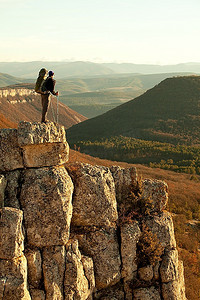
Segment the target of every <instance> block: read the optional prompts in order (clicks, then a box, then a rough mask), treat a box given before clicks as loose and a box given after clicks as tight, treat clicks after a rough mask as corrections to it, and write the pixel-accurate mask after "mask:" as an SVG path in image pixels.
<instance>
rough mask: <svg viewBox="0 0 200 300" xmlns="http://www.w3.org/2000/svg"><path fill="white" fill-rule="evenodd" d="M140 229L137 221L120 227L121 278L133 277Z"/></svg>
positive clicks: (129, 278)
mask: <svg viewBox="0 0 200 300" xmlns="http://www.w3.org/2000/svg"><path fill="white" fill-rule="evenodd" d="M140 234H141V231H140V228H139V225H138V222H135V223H133V224H124V225H123V226H122V227H121V256H122V278H125V279H126V280H131V279H133V276H134V273H135V272H136V271H137V262H136V248H137V242H138V240H139V237H140Z"/></svg>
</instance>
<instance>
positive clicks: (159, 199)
mask: <svg viewBox="0 0 200 300" xmlns="http://www.w3.org/2000/svg"><path fill="white" fill-rule="evenodd" d="M141 197H142V198H143V199H150V200H151V201H152V212H162V211H163V210H164V209H165V208H166V205H167V202H168V186H167V184H166V183H165V182H164V181H161V180H156V179H154V180H152V179H145V180H144V181H143V189H142V195H141Z"/></svg>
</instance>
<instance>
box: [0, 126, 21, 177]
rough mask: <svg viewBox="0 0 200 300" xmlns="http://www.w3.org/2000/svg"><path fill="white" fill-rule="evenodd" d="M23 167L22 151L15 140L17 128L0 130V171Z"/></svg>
mask: <svg viewBox="0 0 200 300" xmlns="http://www.w3.org/2000/svg"><path fill="white" fill-rule="evenodd" d="M20 168H23V159H22V151H21V149H20V148H19V146H18V142H17V129H1V130H0V171H3V172H5V171H10V170H15V169H20Z"/></svg>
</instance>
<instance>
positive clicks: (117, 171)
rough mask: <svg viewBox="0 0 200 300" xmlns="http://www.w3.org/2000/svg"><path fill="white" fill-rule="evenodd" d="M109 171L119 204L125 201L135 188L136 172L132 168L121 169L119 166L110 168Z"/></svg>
mask: <svg viewBox="0 0 200 300" xmlns="http://www.w3.org/2000/svg"><path fill="white" fill-rule="evenodd" d="M110 171H111V173H112V175H113V178H114V182H115V190H116V198H117V202H118V203H121V202H122V201H123V199H126V198H127V196H128V194H129V193H130V191H131V190H134V189H135V188H136V187H137V170H136V168H135V167H132V168H121V167H119V166H112V167H111V168H110Z"/></svg>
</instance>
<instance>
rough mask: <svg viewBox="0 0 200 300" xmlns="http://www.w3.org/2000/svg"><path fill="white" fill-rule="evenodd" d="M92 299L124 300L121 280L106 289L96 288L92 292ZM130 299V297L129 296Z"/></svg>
mask: <svg viewBox="0 0 200 300" xmlns="http://www.w3.org/2000/svg"><path fill="white" fill-rule="evenodd" d="M93 299H94V300H125V299H127V298H125V295H124V289H123V285H122V283H121V282H118V283H117V284H116V285H114V286H111V287H108V288H106V289H102V290H98V291H96V292H95V293H94V294H93ZM131 300H132V298H131Z"/></svg>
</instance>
